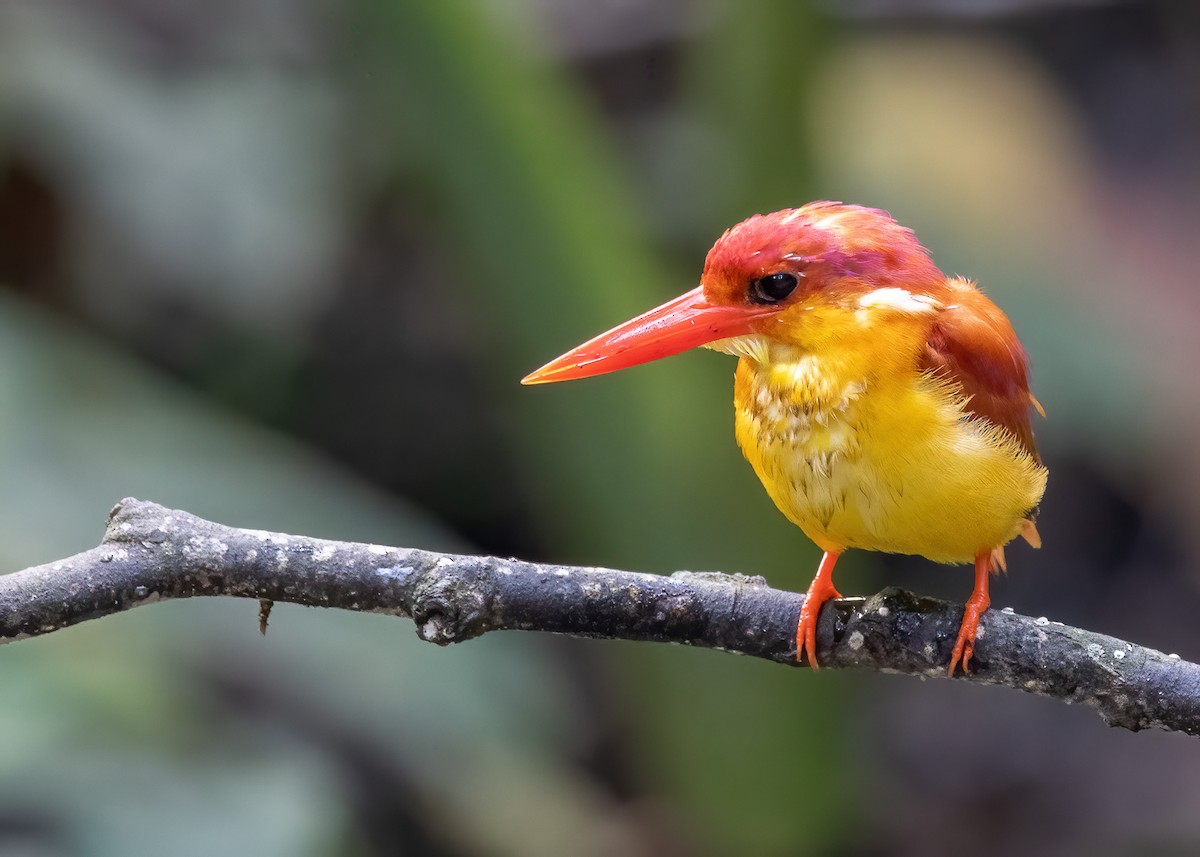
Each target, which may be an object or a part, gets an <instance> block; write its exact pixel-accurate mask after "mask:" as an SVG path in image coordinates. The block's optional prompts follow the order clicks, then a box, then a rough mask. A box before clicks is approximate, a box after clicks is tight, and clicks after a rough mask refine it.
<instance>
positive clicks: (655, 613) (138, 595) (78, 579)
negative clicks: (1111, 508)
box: [0, 499, 1200, 735]
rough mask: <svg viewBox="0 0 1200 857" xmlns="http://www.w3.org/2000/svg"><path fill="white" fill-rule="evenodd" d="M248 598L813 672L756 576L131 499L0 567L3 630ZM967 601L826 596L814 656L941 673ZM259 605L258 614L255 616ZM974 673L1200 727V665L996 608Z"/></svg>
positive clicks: (791, 597) (788, 620) (1136, 717)
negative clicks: (6, 568)
mask: <svg viewBox="0 0 1200 857" xmlns="http://www.w3.org/2000/svg"><path fill="white" fill-rule="evenodd" d="M197 596H226V597H234V598H249V599H254V600H255V601H257V602H259V604H260V612H259V614H258V615H259V622H260V626H261V627H262V628H263V629H264V630H265V628H266V621H267V616H268V614H269V612H270V604H271V602H275V601H286V602H291V603H294V604H304V605H308V606H312V607H337V608H340V609H344V610H359V611H366V612H372V613H387V614H391V615H396V616H407V617H410V618H412V620H413V621H414V622H415V623H416V627H417V635H418V636H419V637H420V638H421V639H423V640H427V641H429V642H432V643H437V644H438V645H446V644H449V643H457V642H461V641H463V640H469V639H471V638H472V637H478V636H480V635H481V634H485V633H487V632H489V631H500V630H519V631H549V632H552V633H560V634H571V635H574V636H580V637H598V638H613V639H626V640H644V641H651V642H664V643H665V642H673V643H683V644H686V645H693V646H704V647H707V648H714V649H720V650H722V651H726V652H733V653H738V654H743V655H751V656H754V657H759V658H766V659H767V660H772V661H775V662H777V663H780V664H783V665H786V666H792V667H802V666H804V664H801V663H797V661H796V646H795V628H796V621H797V618H798V616H799V613H800V606H801V604H802V603H803V601H804V596H803V595H800V594H797V593H793V592H784V591H781V590H778V589H773V588H771V587H769V586H767V585H766V583H765V582H764V581H763V580H762V578H758V577H746V576H744V575H726V574H715V573H694V572H685V571H681V572H676V573H675V574H673V575H671V576H669V577H662V576H657V575H651V574H638V573H635V572H629V571H615V570H611V569H603V568H578V567H569V566H558V565H542V564H537V563H530V562H522V561H519V560H515V559H501V558H497V557H483V556H460V555H455V554H443V553H435V552H432V551H423V550H417V549H414V548H400V547H384V546H381V545H370V544H358V543H352V542H336V541H327V540H323V539H314V538H308V537H306V536H293V535H285V534H282V533H268V532H263V531H261V530H245V529H238V528H235V527H229V526H224V525H221V524H216V523H213V522H211V521H207V520H204V519H202V518H198V517H196V516H195V515H192V514H190V513H188V512H182V511H178V510H172V509H167V508H164V507H162V506H159V505H157V504H155V503H149V502H144V501H140V500H134V499H126V500H122V501H121V502H120V503H119V504H117V506H116V508H114V509H113V510H112V512H111V513H110V515H109V523H108V529H107V531H106V533H105V536H104V540H103V541H102V542H101V544H100V546H99V547H96V548H93V549H92V550H89V551H86V552H84V553H80V554H76V555H75V556H72V557H68V558H66V559H62V560H59V561H57V562H53V563H48V564H46V565H41V566H36V567H33V568H28V569H25V570H24V571H19V572H15V573H13V574H9V575H6V576H3V577H0V642H10V641H13V640H20V639H24V638H26V637H33V636H38V635H40V634H47V633H51V632H53V631H56V630H59V629H60V628H65V627H67V626H69V625H74V624H76V623H79V622H83V621H86V620H88V619H97V618H100V617H101V616H107V615H110V614H113V613H118V612H120V611H122V610H128V609H130V608H133V607H138V606H140V605H143V604H151V603H153V602H155V601H161V600H164V599H168V598H192V597H197ZM962 609H963V608H962V605H961V604H951V603H948V602H945V601H939V600H936V599H931V598H923V597H921V596H918V595H914V594H912V593H910V592H906V591H904V590H901V589H897V588H894V587H889V588H888V589H884V590H883V591H881V592H879V593H878V594H876V595H873V596H871V597H869V598H844V599H840V600H837V601H833V602H830V603H829V604H828V605H827V606H826V607H825V608H824V609H823V610H822V613H821V620H820V627H819V630H818V634H817V652H818V658H819V660H820V662H821V664H822V665H823V666H825V667H828V668H860V669H873V670H880V671H886V672H896V673H904V674H908V675H918V676H928V677H934V678H945V675H946V664H947V663H948V661H949V657H950V650H951V648H952V647H953V645H954V640H955V636H956V634H957V633H958V624H959V620H960V619H961V618H962ZM253 616H254V614H250V615H249V616H248V619H247V621H251V620H252V619H253ZM954 680H955V681H973V682H978V683H982V684H996V685H1005V686H1008V687H1012V688H1016V689H1018V690H1024V691H1027V692H1030V693H1036V694H1039V695H1042V696H1047V697H1052V698H1055V699H1060V700H1062V701H1063V702H1066V703H1068V704H1076V703H1081V704H1084V705H1088V706H1091V707H1093V708H1095V709H1096V711H1097V713H1099V714H1100V716H1101V717H1102V718H1104V720H1105V721H1106V722H1107V723H1109V724H1111V725H1113V726H1123V727H1125V728H1127V729H1132V730H1135V731H1136V730H1140V729H1146V728H1150V727H1154V728H1159V729H1167V730H1176V731H1180V732H1185V733H1187V734H1189V735H1197V734H1200V666H1198V665H1196V664H1193V663H1189V662H1187V661H1184V660H1181V659H1180V658H1179V657H1178V656H1176V655H1166V654H1163V653H1162V652H1158V651H1154V650H1153V649H1148V648H1144V647H1142V646H1137V645H1134V644H1133V643H1127V642H1125V641H1123V640H1118V639H1115V638H1113V637H1108V636H1105V635H1103V634H1096V633H1093V632H1091V631H1086V630H1082V629H1079V628H1072V627H1068V626H1065V625H1063V624H1062V623H1059V622H1051V621H1049V620H1047V619H1045V618H1036V619H1035V618H1031V617H1028V616H1021V615H1017V614H1014V613H1011V612H1008V611H995V610H991V611H988V612H987V613H986V614H985V615H984V618H983V621H982V622H981V624H980V633H979V638H978V641H977V644H976V647H975V657H974V659H973V660H972V661H971V673H970V675H969V676H966V677H963V676H959V677H958V678H956V679H954Z"/></svg>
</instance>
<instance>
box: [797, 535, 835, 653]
mask: <svg viewBox="0 0 1200 857" xmlns="http://www.w3.org/2000/svg"><path fill="white" fill-rule="evenodd" d="M837 558H838V554H835V553H830V552H829V551H826V552H825V555H824V556H823V557H821V564H820V566H818V567H817V576H816V577H814V578H813V582H812V583H810V584H809V585H808V595H807V596H806V597H805V599H804V606H803V607H801V608H800V621H799V622H798V623H797V624H796V660H798V661H799V660H803V659H804V652H805V650H806V649H807V650H808V665H809V666H810V667H812V668H813V669H814V670H815V669H819V667H818V666H817V617H818V616H820V615H821V606H822V605H823V604H824V603H825V602H826V601H828V600H829V599H830V598H841V597H842V593H840V592H838V591H837V590H836V589H834V587H833V566H834V564H835V563H836V562H837Z"/></svg>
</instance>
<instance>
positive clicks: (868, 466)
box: [522, 202, 1047, 676]
mask: <svg viewBox="0 0 1200 857" xmlns="http://www.w3.org/2000/svg"><path fill="white" fill-rule="evenodd" d="M699 345H702V346H705V347H707V348H713V349H716V350H718V351H723V352H725V353H727V354H732V355H736V356H737V357H738V358H740V359H739V360H738V365H737V371H736V373H735V374H734V406H735V423H734V424H735V429H736V436H737V442H738V444H739V445H740V446H741V448H742V451H743V452H744V453H745V456H746V458H747V459H749V461H750V464H751V465H752V466H753V467H754V471H755V473H757V474H758V478H759V479H760V480H762V483H763V486H764V487H765V488H766V489H767V493H768V494H769V495H770V496H771V499H772V500H773V501H775V505H776V506H778V507H779V510H780V511H781V512H783V514H784V515H785V516H787V518H788V519H789V520H790V521H792V523H794V524H796V526H798V527H800V529H801V530H803V531H804V533H805V535H807V536H808V537H809V538H810V539H812V541H813V542H815V543H816V544H817V546H818V547H820V548H821V550H823V551H824V552H825V555H824V557H823V558H822V559H821V564H820V566H819V568H818V571H817V575H816V577H815V578H814V579H813V582H812V584H811V585H810V586H809V588H808V597H807V598H806V599H805V601H804V606H803V608H802V610H801V613H800V620H799V623H798V625H797V628H796V657H797V659H802V658H803V657H804V655H805V652H807V655H808V661H809V663H810V664H811V665H812V666H813V667H814V668H815V667H816V666H817V659H816V631H817V617H818V614H819V613H820V609H821V606H822V604H824V603H825V602H826V601H827V600H829V599H830V598H838V597H841V596H840V594H839V593H838V591H837V590H836V589H835V588H834V585H833V567H834V564H835V563H836V562H837V558H838V557H839V556H840V555H841V554H842V552H843V551H845V550H847V549H849V548H860V549H863V550H873V551H886V552H890V553H902V554H917V555H919V556H923V557H927V558H928V559H931V560H933V561H935V562H940V563H971V562H973V563H974V565H975V589H974V591H973V592H972V594H971V597H970V598H969V599H968V600H967V604H966V610H965V612H964V614H963V619H962V624H961V626H960V628H959V632H958V639H957V641H956V642H955V644H954V650H953V653H952V655H951V659H950V665H949V670H948V672H949V674H950V675H951V676H953V675H954V671H955V667H956V666H957V665H959V664H960V663H961V665H962V668H963V671H964V672H965V671H967V669H968V665H969V663H970V661H971V656H972V654H973V651H974V645H975V636H976V633H977V631H978V627H979V618H980V615H981V614H982V613H983V612H984V611H985V610H987V608H988V605H989V604H990V603H991V602H990V599H989V597H988V575H989V573H991V572H996V571H999V570H1001V569H1004V568H1005V560H1004V545H1006V544H1007V543H1008V542H1010V541H1011V540H1012V539H1013V538H1015V537H1016V536H1018V535H1020V536H1023V537H1024V538H1025V540H1026V541H1028V542H1029V543H1030V544H1031V545H1033V546H1034V547H1039V546H1040V537H1039V536H1038V532H1037V528H1036V526H1035V525H1034V516H1035V513H1036V509H1037V505H1038V502H1039V501H1040V500H1041V497H1042V492H1043V491H1044V490H1045V487H1046V474H1047V471H1046V468H1045V467H1044V466H1042V462H1041V459H1040V458H1039V456H1038V453H1037V450H1036V448H1035V447H1034V443H1033V432H1032V430H1031V428H1030V417H1031V413H1030V410H1031V408H1036V409H1037V410H1038V412H1039V413H1042V409H1041V405H1039V404H1038V402H1037V400H1036V399H1035V398H1034V397H1033V395H1032V394H1031V393H1030V392H1029V366H1028V361H1027V358H1026V356H1025V351H1024V349H1023V348H1022V347H1021V343H1020V342H1019V341H1018V340H1017V335H1016V333H1015V332H1014V331H1013V328H1012V325H1011V324H1010V323H1009V320H1008V318H1007V317H1006V316H1005V315H1004V313H1003V312H1001V311H1000V309H999V308H998V307H997V306H996V305H995V304H994V303H992V302H991V301H990V300H988V298H987V297H985V296H984V294H983V293H982V292H980V291H979V289H977V288H976V287H975V285H974V284H973V283H971V282H969V281H967V280H965V279H961V278H958V277H947V276H945V275H944V274H943V273H942V272H941V271H939V270H938V268H937V267H936V266H935V265H934V263H933V261H932V260H931V259H930V257H929V253H928V252H927V251H926V250H925V248H924V247H922V246H921V245H920V243H918V241H917V239H916V237H915V236H914V235H913V233H912V231H911V230H908V229H905V228H904V227H902V226H900V225H899V224H898V223H896V221H895V220H893V219H892V218H891V216H890V215H888V214H887V213H886V212H884V211H879V210H877V209H871V208H863V207H860V206H855V205H843V204H841V203H837V202H813V203H809V204H808V205H805V206H803V207H802V208H796V209H787V210H784V211H777V212H775V213H773V214H766V215H756V216H754V217H751V218H749V219H748V220H745V221H743V222H742V223H739V224H738V225H737V226H734V227H733V228H732V229H729V230H727V231H726V232H725V234H724V235H722V236H721V238H720V239H719V240H718V241H717V243H716V244H715V245H713V248H712V249H711V250H710V251H709V253H708V258H707V259H706V260H705V263H704V272H703V274H702V275H701V277H700V286H699V287H698V288H695V289H693V290H692V291H689V292H687V293H686V294H684V295H681V296H680V297H678V298H676V299H675V300H673V301H670V302H668V303H666V304H663V305H662V306H660V307H658V308H657V309H653V310H650V311H649V312H647V313H645V314H643V315H641V316H638V317H637V318H635V319H633V320H631V321H628V322H626V323H625V324H622V325H619V326H617V327H615V328H613V329H612V330H610V331H608V332H607V333H603V334H601V335H600V336H597V337H596V338H594V339H592V340H590V341H589V342H586V343H584V344H583V345H581V346H579V347H578V348H576V349H574V350H572V351H570V352H568V353H566V354H564V355H563V356H562V357H559V358H558V359H557V360H553V361H551V362H550V363H548V364H546V365H545V366H543V367H542V368H541V369H539V370H537V371H536V372H534V373H532V374H531V375H529V376H528V377H526V378H525V379H523V381H522V383H525V384H542V383H548V382H551V381H566V380H570V379H574V378H584V377H588V376H591V375H600V374H603V373H605V372H611V371H614V370H616V369H624V368H626V367H629V366H634V365H637V364H639V363H645V362H647V361H650V360H656V359H658V358H660V357H666V356H668V355H671V354H676V353H678V352H680V351H683V350H685V349H688V348H692V347H695V346H699ZM1043 416H1044V413H1043Z"/></svg>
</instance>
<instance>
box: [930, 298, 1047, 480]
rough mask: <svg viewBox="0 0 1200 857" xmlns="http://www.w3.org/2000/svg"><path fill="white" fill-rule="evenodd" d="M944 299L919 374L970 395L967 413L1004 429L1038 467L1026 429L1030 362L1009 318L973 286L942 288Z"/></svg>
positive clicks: (1033, 403) (1030, 433)
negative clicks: (937, 377) (939, 378)
mask: <svg viewBox="0 0 1200 857" xmlns="http://www.w3.org/2000/svg"><path fill="white" fill-rule="evenodd" d="M946 285H947V287H948V289H949V295H947V297H948V300H945V301H944V308H943V310H942V311H941V313H940V314H939V315H938V319H937V321H936V322H934V325H933V329H932V330H931V331H930V333H929V340H928V342H927V343H926V345H925V351H924V352H923V353H922V355H921V357H920V369H921V370H922V371H930V372H932V373H933V374H935V375H941V376H943V377H947V378H950V379H952V380H954V381H956V382H957V383H958V384H960V385H962V389H963V392H964V393H966V394H967V396H969V397H970V398H969V401H968V403H967V411H968V412H969V413H971V414H973V415H974V416H977V417H982V418H983V419H986V420H988V421H989V422H992V423H995V424H996V425H998V426H1003V427H1004V428H1006V429H1008V431H1010V432H1011V433H1012V434H1013V436H1014V437H1016V438H1017V440H1019V441H1020V442H1021V445H1022V446H1023V447H1024V448H1025V450H1026V451H1027V452H1028V453H1029V454H1030V455H1032V456H1033V457H1034V459H1035V460H1036V461H1038V463H1039V464H1040V463H1041V458H1040V457H1039V456H1038V453H1037V448H1036V447H1035V446H1034V443H1033V428H1032V427H1031V426H1030V424H1029V417H1030V414H1029V410H1030V407H1031V406H1033V407H1037V408H1038V410H1039V411H1040V410H1041V406H1040V405H1038V404H1037V400H1036V399H1034V398H1033V395H1032V394H1031V393H1030V392H1029V360H1028V358H1027V357H1026V356H1025V349H1024V348H1022V347H1021V343H1020V341H1019V340H1018V339H1017V334H1016V331H1014V330H1013V328H1012V324H1011V323H1010V322H1009V320H1008V317H1007V316H1006V315H1005V314H1004V313H1003V312H1002V311H1001V310H1000V308H999V307H998V306H996V305H995V304H994V303H992V302H991V301H990V300H988V298H987V297H986V296H985V295H984V294H983V293H982V292H981V291H979V290H978V289H977V288H975V286H974V285H973V284H972V283H969V282H967V281H966V280H962V279H952V280H949V281H948V282H947V283H946Z"/></svg>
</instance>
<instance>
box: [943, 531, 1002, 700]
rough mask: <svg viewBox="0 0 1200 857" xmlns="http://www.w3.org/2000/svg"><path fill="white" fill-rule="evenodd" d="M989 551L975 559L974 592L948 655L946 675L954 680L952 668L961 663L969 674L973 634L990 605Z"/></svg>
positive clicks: (973, 640)
mask: <svg viewBox="0 0 1200 857" xmlns="http://www.w3.org/2000/svg"><path fill="white" fill-rule="evenodd" d="M991 557H992V552H991V551H984V552H983V553H981V554H980V555H979V556H977V557H975V591H974V592H972V593H971V597H970V598H968V599H967V609H966V610H964V611H963V619H962V625H960V626H959V629H958V640H957V641H956V642H955V643H954V651H953V653H951V655H950V669H948V670H947V671H946V674H947V675H949V676H950V677H951V678H954V668H955V667H956V666H958V663H959V661H960V660H961V661H962V670H963V672H964V673H966V672H969V670H968V669H967V664H969V663H970V662H971V655H972V654H974V652H975V634H976V633H977V632H978V631H979V617H980V616H981V615H982V614H983V612H984V611H985V610H987V609H988V607H989V606H990V605H991V603H992V599H991V598H989V597H988V573H989V572H990V570H991Z"/></svg>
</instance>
